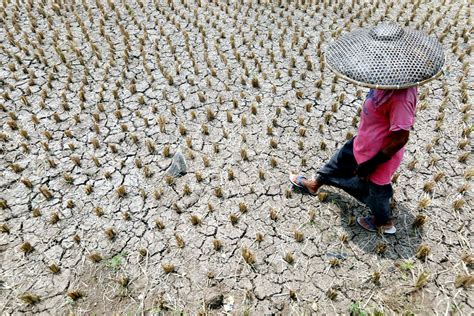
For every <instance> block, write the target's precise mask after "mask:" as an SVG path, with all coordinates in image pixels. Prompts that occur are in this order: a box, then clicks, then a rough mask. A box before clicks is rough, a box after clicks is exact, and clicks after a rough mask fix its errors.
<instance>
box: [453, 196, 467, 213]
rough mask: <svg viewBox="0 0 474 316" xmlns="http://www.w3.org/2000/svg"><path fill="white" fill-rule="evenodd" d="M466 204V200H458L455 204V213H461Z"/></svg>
mask: <svg viewBox="0 0 474 316" xmlns="http://www.w3.org/2000/svg"><path fill="white" fill-rule="evenodd" d="M465 204H466V200H464V199H458V200H455V201H454V202H453V209H454V210H455V211H459V210H460V209H462V207H463V206H464V205H465Z"/></svg>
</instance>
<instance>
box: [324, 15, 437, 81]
mask: <svg viewBox="0 0 474 316" xmlns="http://www.w3.org/2000/svg"><path fill="white" fill-rule="evenodd" d="M325 58H326V62H327V64H328V66H329V68H331V69H332V70H333V71H334V72H336V73H337V74H338V75H340V76H341V77H343V78H344V77H345V78H346V79H348V80H350V81H353V82H355V83H358V84H361V85H364V86H368V87H376V88H379V89H384V88H385V89H401V88H407V87H411V86H416V85H420V84H422V83H424V82H426V81H428V80H429V79H431V78H433V77H436V76H437V75H438V74H439V73H440V71H441V69H442V67H443V64H444V53H443V47H442V46H441V44H440V43H439V41H438V40H437V39H436V38H433V37H430V36H427V35H425V34H424V33H422V32H419V31H416V30H409V29H403V28H401V27H400V26H398V25H396V24H381V25H378V26H376V27H373V28H365V29H359V30H356V31H353V32H351V33H348V34H345V35H343V36H341V38H339V39H338V40H336V41H334V42H333V43H331V44H330V45H329V46H328V48H327V50H326V53H325Z"/></svg>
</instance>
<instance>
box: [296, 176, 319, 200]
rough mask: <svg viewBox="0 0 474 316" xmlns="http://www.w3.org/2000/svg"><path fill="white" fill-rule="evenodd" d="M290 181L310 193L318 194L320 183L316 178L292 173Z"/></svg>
mask: <svg viewBox="0 0 474 316" xmlns="http://www.w3.org/2000/svg"><path fill="white" fill-rule="evenodd" d="M290 182H291V184H292V185H294V186H295V187H297V188H298V189H300V190H302V191H303V192H305V193H308V194H310V195H316V192H317V191H318V189H319V185H318V183H317V182H316V180H308V179H306V177H304V176H301V175H296V174H290Z"/></svg>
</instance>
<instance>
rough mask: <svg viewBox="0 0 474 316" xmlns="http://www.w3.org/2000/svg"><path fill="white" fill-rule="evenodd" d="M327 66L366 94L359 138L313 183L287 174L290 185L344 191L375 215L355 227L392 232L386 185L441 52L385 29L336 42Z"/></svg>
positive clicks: (424, 40)
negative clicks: (366, 90) (363, 88)
mask: <svg viewBox="0 0 474 316" xmlns="http://www.w3.org/2000/svg"><path fill="white" fill-rule="evenodd" d="M326 62H327V64H328V66H329V68H330V69H331V70H333V71H334V72H335V73H336V74H337V75H338V76H339V77H342V78H344V79H346V80H348V81H350V82H352V83H356V84H360V85H363V86H367V87H370V88H371V89H370V90H369V93H368V94H367V97H366V100H365V102H364V104H363V108H362V111H361V118H360V124H359V128H358V133H357V135H356V136H355V137H354V138H353V139H351V140H349V141H348V142H346V143H345V144H344V146H343V147H342V148H341V149H339V151H338V152H336V154H335V155H334V156H333V157H332V158H331V159H330V160H329V162H328V163H327V164H326V165H324V166H323V167H322V168H321V169H320V170H319V171H318V172H317V174H316V176H315V178H314V179H307V178H306V177H304V176H302V175H295V174H291V175H290V182H291V183H292V185H293V186H295V187H297V188H299V189H300V191H302V192H303V193H308V194H311V195H315V194H316V192H317V191H318V189H319V188H320V187H321V186H322V185H325V184H327V185H332V186H335V187H338V188H341V189H343V190H344V191H346V192H347V193H349V194H350V195H352V196H353V197H355V198H356V199H357V200H359V201H360V202H362V203H364V204H366V205H367V206H368V207H369V208H370V210H371V212H372V215H370V216H367V217H359V218H357V223H358V224H359V225H360V226H362V227H363V228H364V229H366V230H368V231H371V232H382V233H385V234H395V232H396V228H395V226H394V221H393V218H392V212H391V208H390V200H391V198H392V196H393V189H392V185H391V179H392V176H393V174H394V173H395V171H396V170H397V168H398V167H399V166H400V163H401V161H402V158H403V152H404V146H405V144H406V143H407V142H408V138H409V134H410V129H411V128H412V127H413V124H414V121H415V112H416V110H415V108H416V95H417V88H416V86H418V85H421V84H423V83H426V82H427V81H430V80H431V79H433V78H435V77H437V76H438V75H439V74H440V70H441V68H442V66H443V63H444V54H443V50H442V47H441V45H440V44H439V42H438V41H437V40H436V39H433V38H430V37H428V36H426V35H424V34H423V33H421V32H418V31H412V30H404V29H402V28H400V27H399V26H398V25H394V24H382V25H379V26H376V27H374V28H369V29H362V30H358V31H355V32H352V33H349V34H346V35H344V36H342V37H341V38H340V39H339V40H337V41H336V42H333V43H332V44H331V45H329V47H328V49H327V51H326Z"/></svg>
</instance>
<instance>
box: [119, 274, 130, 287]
mask: <svg viewBox="0 0 474 316" xmlns="http://www.w3.org/2000/svg"><path fill="white" fill-rule="evenodd" d="M117 283H118V284H120V286H121V287H127V286H128V284H129V283H130V279H129V278H128V277H127V276H125V275H121V276H120V277H119V278H118V279H117Z"/></svg>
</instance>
